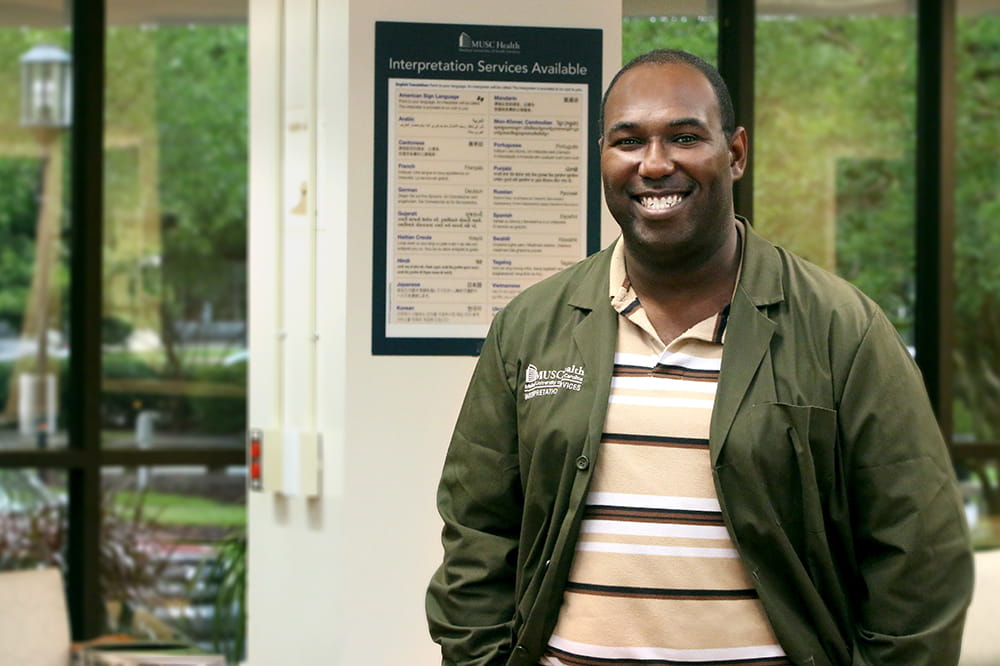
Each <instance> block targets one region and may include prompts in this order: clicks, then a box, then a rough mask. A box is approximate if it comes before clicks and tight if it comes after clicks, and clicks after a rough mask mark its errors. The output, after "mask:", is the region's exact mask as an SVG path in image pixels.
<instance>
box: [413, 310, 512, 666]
mask: <svg viewBox="0 0 1000 666" xmlns="http://www.w3.org/2000/svg"><path fill="white" fill-rule="evenodd" d="M502 318H503V313H501V314H500V315H498V316H497V318H496V319H495V320H494V325H493V326H492V327H491V330H490V333H489V335H488V336H487V338H486V341H485V343H484V346H483V351H482V353H481V355H480V357H479V362H478V363H477V365H476V370H475V372H474V374H473V377H472V380H471V383H470V385H469V389H468V391H467V393H466V396H465V401H464V403H463V405H462V409H461V412H460V414H459V418H458V423H457V425H456V426H455V431H454V434H453V436H452V439H451V444H450V446H449V449H448V454H447V456H446V458H445V463H444V471H443V472H442V475H441V481H440V485H439V487H438V495H437V501H438V511H439V512H440V514H441V517H442V519H443V520H444V529H443V531H442V537H441V541H442V544H443V546H444V560H443V562H442V564H441V566H440V567H439V568H438V570H437V571H436V572H435V574H434V576H433V578H432V579H431V583H430V586H429V588H428V591H427V598H426V610H427V619H428V624H429V627H430V632H431V636H432V638H433V639H434V640H435V641H436V642H437V643H439V644H440V645H441V653H442V656H443V661H442V663H443V664H444V665H445V666H498V665H502V664H504V663H505V662H506V660H507V656H508V654H509V652H510V648H511V630H512V625H513V617H514V606H515V602H514V583H515V580H514V577H515V565H516V561H517V546H518V535H519V528H520V523H521V513H522V505H523V499H522V498H523V494H522V490H521V483H520V476H519V471H518V455H517V422H516V405H515V393H514V390H515V388H516V387H515V386H513V385H512V382H511V381H509V380H508V379H507V373H506V372H505V368H504V360H503V358H502V356H501V353H500V347H499V337H500V328H501V322H502Z"/></svg>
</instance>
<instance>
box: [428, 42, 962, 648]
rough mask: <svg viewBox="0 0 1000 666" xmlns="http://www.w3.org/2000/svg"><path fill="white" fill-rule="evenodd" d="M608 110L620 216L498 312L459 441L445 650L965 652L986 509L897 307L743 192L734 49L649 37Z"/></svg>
mask: <svg viewBox="0 0 1000 666" xmlns="http://www.w3.org/2000/svg"><path fill="white" fill-rule="evenodd" d="M601 118H602V136H601V139H600V141H601V172H602V176H603V181H604V191H605V198H606V200H607V204H608V208H609V209H610V211H611V212H612V214H613V215H614V217H615V219H616V220H617V221H618V223H619V225H620V226H621V230H622V234H621V237H620V238H619V239H618V240H617V241H616V242H615V243H614V244H613V245H612V246H611V247H609V248H607V249H606V250H604V251H603V252H600V253H598V254H596V255H594V256H593V257H590V258H588V259H586V260H584V261H582V262H581V263H579V264H577V265H576V266H574V267H572V268H569V269H567V270H565V271H563V272H562V273H560V274H558V275H556V276H554V277H552V278H550V279H548V280H546V281H543V282H542V283H540V284H538V285H536V286H534V287H532V288H530V289H528V290H526V291H525V292H524V293H522V294H521V295H520V296H518V297H517V298H516V299H514V300H513V301H512V302H511V304H510V305H509V306H508V307H507V308H506V309H505V310H504V311H503V312H502V313H500V314H499V315H498V316H497V317H496V319H495V321H494V324H493V326H492V328H491V330H490V333H489V335H488V337H487V340H486V342H485V344H484V347H483V352H482V355H481V357H480V359H479V363H478V364H477V366H476V371H475V373H474V375H473V378H472V381H471V383H470V385H469V389H468V392H467V395H466V399H465V402H464V404H463V407H462V411H461V414H460V415H459V420H458V423H457V425H456V427H455V432H454V435H453V438H452V441H451V445H450V447H449V451H448V455H447V458H446V460H445V465H444V471H443V473H442V478H441V484H440V487H439V491H438V506H439V510H440V512H441V515H442V518H443V519H444V523H445V526H444V531H443V536H442V541H443V544H444V548H445V553H444V561H443V563H442V565H441V567H440V568H439V569H438V571H437V572H436V574H435V575H434V578H433V579H432V581H431V585H430V588H429V590H428V595H427V613H428V619H429V623H430V628H431V634H432V636H433V637H434V639H435V640H436V641H437V642H439V643H440V644H441V648H442V654H443V663H444V664H445V665H448V666H459V665H461V666H501V665H504V664H507V665H512V666H513V665H518V666H520V665H524V666H535V665H537V664H547V665H550V666H555V665H560V664H565V665H574V666H575V665H582V664H630V665H632V664H644V663H647V664H686V663H691V664H701V665H702V666H705V665H706V664H711V665H718V666H722V665H726V664H757V665H772V666H774V665H778V664H810V665H812V666H824V665H830V666H840V665H844V666H847V665H859V666H860V665H875V664H880V665H881V664H899V665H901V666H902V665H906V666H918V665H926V666H931V665H934V666H941V665H947V664H955V663H957V660H958V650H959V645H960V642H961V634H962V624H963V620H964V614H965V609H966V607H967V605H968V602H969V597H970V594H971V587H972V559H971V553H970V549H969V541H968V530H967V528H966V525H965V523H964V517H963V516H964V513H963V511H962V505H961V501H960V498H959V494H958V491H957V488H956V484H955V479H954V474H953V472H952V469H951V465H950V461H949V459H948V454H947V450H946V448H945V446H944V443H943V441H942V439H941V436H940V433H939V431H938V427H937V424H936V422H935V419H934V415H933V413H932V411H931V409H930V406H929V403H928V400H927V397H926V394H925V393H924V389H923V385H922V382H921V379H920V376H919V373H918V371H917V370H916V367H915V365H914V364H913V362H912V360H911V358H910V356H909V354H908V353H907V351H906V348H905V346H904V345H903V343H902V341H901V340H900V339H899V336H898V335H897V334H896V332H895V330H894V329H893V327H892V325H891V324H890V323H889V322H888V320H887V319H886V317H885V316H884V315H883V313H882V312H881V310H880V309H879V308H878V306H877V305H875V304H874V303H872V302H871V301H870V300H869V299H867V298H866V297H865V296H864V295H862V294H861V293H860V292H858V291H857V290H856V289H854V288H853V287H851V286H850V285H848V284H847V283H845V282H844V281H842V280H840V279H839V278H837V277H835V276H833V275H830V274H829V273H826V272H825V271H823V270H821V269H819V268H817V267H815V266H813V265H811V264H809V263H807V262H805V261H803V260H801V259H799V258H797V257H796V256H794V255H792V254H790V253H788V252H787V251H785V250H782V249H781V248H778V247H776V246H774V245H772V244H770V243H768V242H767V241H766V240H764V239H763V238H761V237H760V236H759V235H757V234H756V232H755V231H754V230H753V229H752V227H750V225H749V224H748V223H747V222H746V221H745V220H743V219H741V218H738V217H737V216H736V214H735V212H734V210H733V199H732V184H733V182H734V181H735V180H738V179H739V178H740V177H741V176H742V175H743V171H744V168H745V165H746V159H747V136H746V132H745V131H744V130H743V129H742V128H740V127H737V126H736V125H735V120H734V118H733V112H732V104H731V102H730V100H729V94H728V92H727V91H726V87H725V84H724V83H723V82H722V80H721V78H720V77H719V75H718V72H716V71H715V69H714V68H712V67H711V66H710V65H708V64H707V63H705V62H704V61H702V60H700V59H698V58H696V57H694V56H692V55H690V54H687V53H684V52H680V51H654V52H651V53H648V54H646V55H644V56H640V57H639V58H637V59H636V60H634V61H632V62H631V63H629V64H628V65H626V66H625V67H624V68H623V69H622V70H621V71H620V72H619V73H618V75H617V76H616V77H615V78H614V80H613V81H612V83H611V85H610V86H609V89H608V91H607V93H606V94H605V97H604V101H603V103H602V113H601Z"/></svg>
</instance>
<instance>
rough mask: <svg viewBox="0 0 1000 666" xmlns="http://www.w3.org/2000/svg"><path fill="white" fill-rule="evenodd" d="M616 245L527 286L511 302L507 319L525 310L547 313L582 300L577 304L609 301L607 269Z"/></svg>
mask: <svg viewBox="0 0 1000 666" xmlns="http://www.w3.org/2000/svg"><path fill="white" fill-rule="evenodd" d="M613 248H614V244H612V245H611V246H609V247H607V248H605V249H603V250H601V251H599V252H596V253H594V254H592V255H590V256H589V257H586V258H584V259H582V260H580V261H578V262H577V263H575V264H573V265H571V266H568V267H566V268H564V269H562V270H560V271H559V272H557V273H554V274H553V275H550V276H548V277H546V278H544V279H542V280H540V281H539V282H536V283H535V284H533V285H531V286H530V287H527V288H526V289H525V290H524V291H522V292H521V293H520V294H518V295H517V296H515V297H514V298H513V299H511V301H510V303H509V304H508V305H507V307H505V308H504V312H505V313H507V315H508V316H510V315H512V314H514V313H521V312H525V311H539V312H540V311H546V310H547V309H550V308H553V307H559V306H560V305H563V304H566V303H569V302H570V301H579V302H577V303H576V304H577V305H587V304H588V303H590V304H593V303H594V302H595V301H600V300H602V299H603V300H604V301H609V300H610V299H609V297H608V280H609V277H608V270H609V266H610V259H611V251H612V249H613Z"/></svg>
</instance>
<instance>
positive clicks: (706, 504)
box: [587, 492, 722, 511]
mask: <svg viewBox="0 0 1000 666" xmlns="http://www.w3.org/2000/svg"><path fill="white" fill-rule="evenodd" d="M587 504H600V505H601V506H627V507H641V508H644V509H679V510H682V511H722V507H721V506H719V500H718V499H716V498H714V497H670V496H667V495H635V494H631V493H602V492H592V493H587Z"/></svg>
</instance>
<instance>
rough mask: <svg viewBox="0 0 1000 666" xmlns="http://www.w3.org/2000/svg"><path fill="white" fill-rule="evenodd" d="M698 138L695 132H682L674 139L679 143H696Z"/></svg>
mask: <svg viewBox="0 0 1000 666" xmlns="http://www.w3.org/2000/svg"><path fill="white" fill-rule="evenodd" d="M697 140H698V137H696V136H695V135H694V134H681V135H680V136H678V137H676V138H675V139H674V141H676V142H677V143H694V142H695V141H697Z"/></svg>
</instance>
